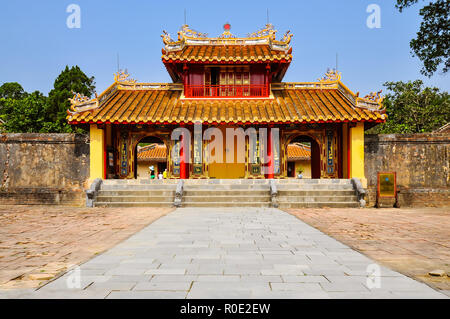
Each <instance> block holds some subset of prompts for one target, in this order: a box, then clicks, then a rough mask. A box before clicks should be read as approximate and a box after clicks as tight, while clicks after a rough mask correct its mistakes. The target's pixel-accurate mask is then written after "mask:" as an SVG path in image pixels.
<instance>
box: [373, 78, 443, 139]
mask: <svg viewBox="0 0 450 319" xmlns="http://www.w3.org/2000/svg"><path fill="white" fill-rule="evenodd" d="M383 85H384V86H385V87H386V88H387V90H388V91H389V92H388V94H386V97H385V99H384V101H383V103H384V106H385V107H386V113H387V115H388V119H387V121H386V123H384V124H381V125H378V126H377V127H374V128H372V129H370V130H369V131H367V133H370V134H373V133H375V134H378V133H386V134H390V133H424V132H432V131H433V130H435V129H437V128H439V127H441V126H443V125H444V124H446V123H448V122H450V97H449V95H448V93H447V92H439V89H438V88H430V87H425V88H424V87H423V82H422V81H421V80H416V81H414V82H411V81H409V82H407V83H405V82H401V81H399V82H386V83H384V84H383Z"/></svg>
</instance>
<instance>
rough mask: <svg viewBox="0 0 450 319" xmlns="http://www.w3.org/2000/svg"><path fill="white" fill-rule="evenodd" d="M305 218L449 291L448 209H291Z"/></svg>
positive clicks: (380, 259)
mask: <svg viewBox="0 0 450 319" xmlns="http://www.w3.org/2000/svg"><path fill="white" fill-rule="evenodd" d="M286 211H287V212H289V213H290V214H292V215H294V216H296V217H297V218H299V219H301V220H302V221H304V222H306V223H307V224H309V225H311V226H313V227H316V228H317V229H319V230H320V231H322V232H324V233H325V234H327V235H330V236H332V237H334V238H335V239H337V240H339V241H341V242H342V243H344V244H346V245H348V246H350V247H352V248H354V249H356V250H358V251H360V252H361V253H363V254H365V255H366V256H368V257H370V258H373V259H374V260H376V261H378V262H380V264H382V265H385V266H387V267H389V268H391V269H394V270H396V271H399V272H401V273H403V274H405V275H407V276H410V277H413V278H415V279H418V280H421V281H423V282H425V283H427V284H429V285H431V286H433V287H435V288H437V289H441V290H446V293H449V291H450V278H449V277H448V276H444V277H432V276H430V275H428V272H430V271H432V270H435V269H442V270H444V271H446V273H447V274H450V209H449V208H422V209H407V208H405V209H394V208H382V209H375V208H366V209H334V208H329V209H289V210H286Z"/></svg>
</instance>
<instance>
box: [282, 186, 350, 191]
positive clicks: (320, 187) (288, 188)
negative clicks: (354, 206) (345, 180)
mask: <svg viewBox="0 0 450 319" xmlns="http://www.w3.org/2000/svg"><path fill="white" fill-rule="evenodd" d="M277 189H278V190H280V191H281V190H334V189H336V190H353V186H352V185H351V184H302V185H289V184H288V185H277Z"/></svg>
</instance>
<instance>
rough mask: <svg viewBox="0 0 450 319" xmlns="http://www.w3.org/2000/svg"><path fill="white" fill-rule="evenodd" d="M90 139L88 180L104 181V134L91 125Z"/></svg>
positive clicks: (95, 125)
mask: <svg viewBox="0 0 450 319" xmlns="http://www.w3.org/2000/svg"><path fill="white" fill-rule="evenodd" d="M89 138H90V167H89V168H90V173H89V179H90V181H93V180H94V179H96V178H102V179H104V178H105V176H104V174H105V132H104V130H103V129H99V128H98V127H97V124H91V126H90V130H89Z"/></svg>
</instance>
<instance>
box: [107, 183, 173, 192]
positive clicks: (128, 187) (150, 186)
mask: <svg viewBox="0 0 450 319" xmlns="http://www.w3.org/2000/svg"><path fill="white" fill-rule="evenodd" d="M176 187H177V186H176V185H175V184H167V185H166V184H161V185H157V184H136V185H132V184H123V185H120V184H113V185H102V186H101V190H105V191H106V190H110V191H112V190H117V191H126V190H175V189H176Z"/></svg>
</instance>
